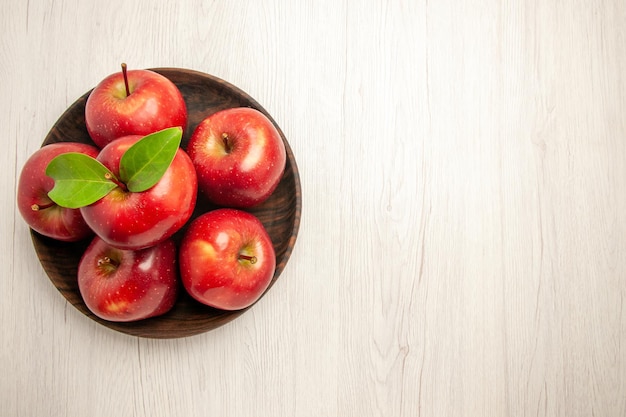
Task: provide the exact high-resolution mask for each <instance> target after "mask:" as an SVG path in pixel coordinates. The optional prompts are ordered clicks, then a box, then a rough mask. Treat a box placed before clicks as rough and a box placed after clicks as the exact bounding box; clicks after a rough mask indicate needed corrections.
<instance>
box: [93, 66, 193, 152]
mask: <svg viewBox="0 0 626 417" xmlns="http://www.w3.org/2000/svg"><path fill="white" fill-rule="evenodd" d="M122 69H123V70H122V71H121V72H117V73H114V74H111V75H109V76H108V77H106V78H105V79H104V80H102V81H101V82H100V83H99V84H98V85H97V86H96V87H95V88H94V89H93V90H92V91H91V93H90V94H89V97H88V98H87V102H86V103H85V124H86V126H87V131H88V132H89V135H90V136H91V138H92V139H93V141H94V142H95V143H96V145H98V146H99V147H101V148H102V147H104V146H105V145H106V144H108V143H109V142H111V141H112V140H114V139H117V138H119V137H122V136H128V135H142V136H145V135H148V134H150V133H153V132H156V131H159V130H162V129H165V128H168V127H181V128H183V129H185V128H186V127H187V106H186V104H185V100H184V99H183V96H182V94H181V92H180V90H178V87H176V85H175V84H174V83H173V82H171V81H170V80H169V79H168V78H166V77H164V76H163V75H161V74H158V73H156V72H154V71H150V70H143V69H139V70H130V71H126V67H125V65H123V66H122Z"/></svg>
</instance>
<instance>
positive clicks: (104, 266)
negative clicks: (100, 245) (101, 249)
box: [97, 255, 120, 275]
mask: <svg viewBox="0 0 626 417" xmlns="http://www.w3.org/2000/svg"><path fill="white" fill-rule="evenodd" d="M97 265H98V268H100V269H101V270H102V271H103V272H104V273H105V274H107V275H109V274H111V273H113V272H115V270H116V269H117V268H118V267H119V266H120V262H119V261H118V260H115V259H112V258H111V257H109V256H106V255H105V256H103V257H102V258H100V259H98V261H97Z"/></svg>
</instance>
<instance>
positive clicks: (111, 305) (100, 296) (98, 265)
mask: <svg viewBox="0 0 626 417" xmlns="http://www.w3.org/2000/svg"><path fill="white" fill-rule="evenodd" d="M78 288H79V290H80V294H81V296H82V297H83V301H84V302H85V304H86V305H87V308H88V309H89V310H90V311H91V312H92V313H94V314H95V315H96V316H98V317H100V318H102V319H104V320H109V321H116V322H127V321H135V320H141V319H145V318H148V317H154V316H158V315H161V314H165V313H166V312H168V311H169V310H170V309H171V308H172V307H173V306H174V303H175V301H176V297H177V294H178V271H177V258H176V245H175V244H174V242H173V241H172V240H171V239H168V240H166V241H164V242H162V243H160V244H158V245H156V246H152V247H150V248H147V249H142V250H137V251H132V250H122V249H117V248H114V247H112V246H110V245H108V244H107V243H106V242H104V241H103V240H102V239H100V238H99V237H97V236H96V237H95V238H94V239H93V241H92V242H91V244H90V245H89V246H88V247H87V249H86V250H85V253H84V254H83V256H82V258H81V260H80V263H79V264H78Z"/></svg>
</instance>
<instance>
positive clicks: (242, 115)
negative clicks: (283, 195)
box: [187, 107, 286, 208]
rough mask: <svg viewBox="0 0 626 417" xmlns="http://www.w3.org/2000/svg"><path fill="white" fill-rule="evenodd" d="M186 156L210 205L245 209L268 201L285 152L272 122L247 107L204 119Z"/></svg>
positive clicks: (280, 169)
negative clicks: (191, 162)
mask: <svg viewBox="0 0 626 417" xmlns="http://www.w3.org/2000/svg"><path fill="white" fill-rule="evenodd" d="M187 153H188V154H189V156H190V157H191V160H192V161H193V163H194V166H195V167H196V171H197V174H198V187H199V189H200V190H201V192H203V193H204V194H205V195H206V196H207V197H208V198H209V200H211V201H212V202H213V203H215V204H217V205H219V206H224V207H231V208H248V207H252V206H256V205H258V204H261V203H262V202H264V201H265V200H267V199H268V198H269V196H270V195H271V194H272V193H273V192H274V190H275V189H276V187H277V186H278V183H279V182H280V180H281V178H282V175H283V173H284V170H285V163H286V150H285V144H284V143H283V141H282V138H281V136H280V134H279V132H278V130H277V128H276V127H275V126H274V124H273V123H272V121H271V120H270V119H269V118H268V117H267V116H265V115H264V114H263V113H261V112H260V111H258V110H256V109H252V108H248V107H236V108H230V109H226V110H221V111H218V112H217V113H213V114H211V115H209V116H207V117H206V118H205V119H204V120H202V121H201V122H200V123H199V124H198V126H197V127H196V129H195V130H194V132H193V134H192V136H191V138H190V140H189V143H188V145H187Z"/></svg>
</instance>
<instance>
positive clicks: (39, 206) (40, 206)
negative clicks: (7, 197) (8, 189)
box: [30, 201, 56, 211]
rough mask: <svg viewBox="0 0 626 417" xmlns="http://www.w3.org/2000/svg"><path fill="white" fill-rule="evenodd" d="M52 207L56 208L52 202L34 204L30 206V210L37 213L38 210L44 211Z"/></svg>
mask: <svg viewBox="0 0 626 417" xmlns="http://www.w3.org/2000/svg"><path fill="white" fill-rule="evenodd" d="M53 206H56V204H54V202H52V201H51V202H49V203H45V204H37V203H35V204H33V205H31V206H30V208H31V209H32V210H33V211H39V210H45V209H47V208H50V207H53Z"/></svg>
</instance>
